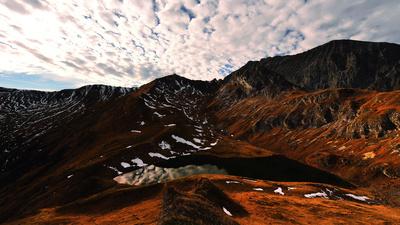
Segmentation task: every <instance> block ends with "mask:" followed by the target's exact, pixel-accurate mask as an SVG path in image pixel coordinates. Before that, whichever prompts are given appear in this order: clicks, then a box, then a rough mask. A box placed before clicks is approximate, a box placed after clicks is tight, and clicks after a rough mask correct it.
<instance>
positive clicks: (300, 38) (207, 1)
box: [0, 0, 400, 86]
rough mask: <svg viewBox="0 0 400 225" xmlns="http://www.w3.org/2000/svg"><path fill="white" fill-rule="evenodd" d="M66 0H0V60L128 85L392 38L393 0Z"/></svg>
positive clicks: (397, 34)
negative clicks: (346, 42)
mask: <svg viewBox="0 0 400 225" xmlns="http://www.w3.org/2000/svg"><path fill="white" fill-rule="evenodd" d="M74 2H75V3H74ZM74 2H72V1H38V0H15V1H12V2H10V1H8V0H0V23H1V24H2V26H1V27H0V61H1V62H2V63H1V64H2V67H1V68H0V69H1V70H2V71H5V72H7V73H8V74H12V73H26V74H36V75H41V76H43V77H45V78H46V79H49V78H51V79H53V80H56V81H71V82H74V83H76V85H77V86H78V85H84V84H90V83H104V84H109V85H120V86H132V85H140V84H143V83H146V82H149V81H151V80H152V79H155V78H157V77H160V76H165V75H168V74H172V73H177V74H180V75H183V76H186V77H188V78H193V79H203V80H211V79H213V78H214V77H215V78H223V76H225V75H227V74H228V73H229V71H232V70H235V69H237V68H239V67H240V66H242V65H244V64H245V63H246V62H247V61H249V60H259V59H260V58H263V57H266V56H274V55H279V54H293V53H298V52H301V51H304V50H308V49H310V48H312V47H315V46H317V45H320V44H323V43H325V42H327V41H329V40H332V39H348V38H352V39H359V40H366V41H386V42H394V43H400V31H399V29H398V24H397V22H398V19H397V18H398V12H399V11H400V2H399V1H397V0H388V1H375V0H356V1H344V0H340V1H338V0H336V1H333V0H309V1H307V2H306V1H300V0H290V1H280V0H266V1H262V0H248V1H238V0H220V1H218V0H201V1H198V0H180V1H168V0H155V1H129V0H124V1H119V0H104V1H97V0H91V1H89V0H85V1H83V0H82V1H74ZM154 3H155V4H154Z"/></svg>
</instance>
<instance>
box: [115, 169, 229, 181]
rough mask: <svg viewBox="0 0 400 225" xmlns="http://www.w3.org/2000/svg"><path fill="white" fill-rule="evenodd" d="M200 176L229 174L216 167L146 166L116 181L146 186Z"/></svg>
mask: <svg viewBox="0 0 400 225" xmlns="http://www.w3.org/2000/svg"><path fill="white" fill-rule="evenodd" d="M200 174H226V175H227V174H228V172H227V171H226V170H225V169H219V168H218V167H217V166H215V165H210V164H205V165H200V166H197V165H187V166H183V167H179V168H163V167H158V166H154V165H150V166H146V167H143V168H141V169H138V170H135V171H133V172H130V173H125V174H122V175H121V176H118V177H115V178H114V180H115V181H117V182H118V183H121V184H130V185H145V184H152V183H159V182H163V181H167V180H172V179H176V178H180V177H185V176H190V175H200Z"/></svg>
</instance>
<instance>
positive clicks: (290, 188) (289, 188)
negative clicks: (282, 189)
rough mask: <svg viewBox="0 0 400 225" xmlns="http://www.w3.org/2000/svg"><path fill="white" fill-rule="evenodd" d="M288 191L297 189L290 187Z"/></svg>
mask: <svg viewBox="0 0 400 225" xmlns="http://www.w3.org/2000/svg"><path fill="white" fill-rule="evenodd" d="M287 189H288V191H290V190H294V189H296V188H295V187H288V188H287Z"/></svg>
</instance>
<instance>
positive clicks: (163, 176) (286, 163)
mask: <svg viewBox="0 0 400 225" xmlns="http://www.w3.org/2000/svg"><path fill="white" fill-rule="evenodd" d="M199 174H227V175H234V176H242V177H247V178H254V179H263V180H272V181H284V182H316V183H326V184H332V185H335V186H339V187H343V188H353V187H354V186H353V185H352V184H351V183H349V182H347V181H345V180H343V179H341V178H339V177H337V176H335V175H333V174H330V173H328V172H325V171H322V170H319V169H317V168H315V167H311V166H308V165H305V164H303V163H300V162H298V161H295V160H292V159H289V158H286V157H284V156H281V155H273V156H268V157H257V158H240V157H232V158H221V157H216V156H209V155H190V156H181V157H177V158H173V159H169V160H162V161H159V162H158V163H156V164H155V165H151V166H147V167H143V168H140V169H138V170H135V171H133V172H131V173H126V174H122V175H121V176H118V177H115V178H114V180H115V181H117V182H118V183H125V184H133V185H145V184H151V183H157V182H163V181H167V180H171V179H176V178H179V177H184V176H189V175H199Z"/></svg>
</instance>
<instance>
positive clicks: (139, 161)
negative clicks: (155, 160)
mask: <svg viewBox="0 0 400 225" xmlns="http://www.w3.org/2000/svg"><path fill="white" fill-rule="evenodd" d="M131 161H132V162H133V163H136V166H138V167H144V166H147V164H146V163H144V162H143V160H141V159H139V158H135V159H132V160H131Z"/></svg>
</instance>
